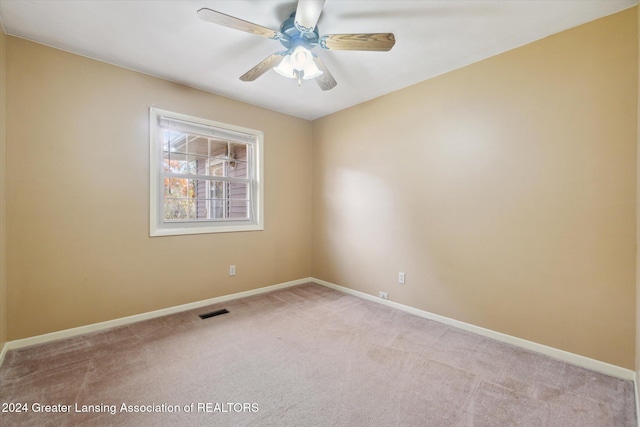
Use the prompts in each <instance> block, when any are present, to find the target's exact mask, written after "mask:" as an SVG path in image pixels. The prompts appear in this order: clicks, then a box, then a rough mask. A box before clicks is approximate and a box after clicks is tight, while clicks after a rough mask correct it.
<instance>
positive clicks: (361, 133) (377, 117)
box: [312, 8, 638, 369]
mask: <svg viewBox="0 0 640 427" xmlns="http://www.w3.org/2000/svg"><path fill="white" fill-rule="evenodd" d="M636 14H637V12H636V9H635V8H634V9H629V10H627V11H623V12H621V13H618V14H615V15H613V16H610V17H607V18H604V19H601V20H598V21H595V22H592V23H589V24H586V25H583V26H580V27H577V28H574V29H571V30H569V31H566V32H563V33H560V34H557V35H554V36H552V37H549V38H547V39H544V40H541V41H538V42H535V43H532V44H529V45H527V46H524V47H522V48H519V49H516V50H513V51H510V52H507V53H504V54H501V55H498V56H496V57H493V58H490V59H487V60H485V61H482V62H479V63H476V64H473V65H470V66H468V67H465V68H462V69H459V70H457V71H454V72H451V73H448V74H445V75H442V76H440V77H437V78H434V79H431V80H428V81H425V82H423V83H420V84H418V85H415V86H412V87H409V88H407V89H404V90H401V91H398V92H395V93H392V94H390V95H387V96H383V97H381V98H378V99H375V100H373V101H371V102H367V103H364V104H361V105H358V106H355V107H353V108H350V109H347V110H344V111H341V112H338V113H335V114H333V115H330V116H327V117H325V118H322V119H319V120H317V121H316V122H314V128H313V132H314V147H313V170H314V172H313V173H314V175H313V184H314V187H313V212H314V226H313V267H312V273H313V275H314V276H315V277H318V278H320V279H324V280H327V281H330V282H333V283H337V284H340V285H343V286H348V287H350V288H353V289H355V290H358V291H362V292H366V293H369V294H373V295H377V293H378V291H387V292H388V293H389V299H391V300H393V301H397V302H399V303H402V304H406V305H410V306H413V307H417V308H420V309H424V310H427V311H430V312H433V313H437V314H441V315H444V316H448V317H452V318H454V319H458V320H461V321H464V322H469V323H472V324H475V325H478V326H482V327H486V328H489V329H492V330H496V331H500V332H504V333H507V334H510V335H514V336H517V337H521V338H524V339H527V340H531V341H534V342H538V343H542V344H546V345H549V346H552V347H556V348H559V349H563V350H567V351H570V352H574V353H577V354H581V355H584V356H588V357H592V358H595V359H598V360H602V361H605V362H609V363H612V364H615V365H618V366H623V367H627V368H631V369H633V366H634V352H635V349H634V345H635V344H634V343H635V241H636V240H635V235H636V219H635V212H636V211H635V200H636V143H637V139H636V127H637V103H638V97H637V85H638V79H637V69H638V61H637V56H638V50H637V36H636V34H637V33H636V22H637V16H636ZM399 271H403V272H406V274H407V283H406V284H405V285H399V284H397V276H398V272H399Z"/></svg>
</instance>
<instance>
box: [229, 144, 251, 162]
mask: <svg viewBox="0 0 640 427" xmlns="http://www.w3.org/2000/svg"><path fill="white" fill-rule="evenodd" d="M229 157H230V158H231V159H236V160H247V146H246V145H245V144H235V143H230V144H229Z"/></svg>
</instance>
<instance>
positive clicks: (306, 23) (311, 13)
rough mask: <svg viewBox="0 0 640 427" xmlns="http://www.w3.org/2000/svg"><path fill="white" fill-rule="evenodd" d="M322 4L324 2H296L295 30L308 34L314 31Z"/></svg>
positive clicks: (302, 0)
mask: <svg viewBox="0 0 640 427" xmlns="http://www.w3.org/2000/svg"><path fill="white" fill-rule="evenodd" d="M324 2H325V0H298V8H297V9H296V22H295V24H296V28H297V29H298V30H300V31H302V32H303V33H310V32H312V31H313V30H315V28H316V25H317V24H318V19H320V14H321V13H322V8H323V7H324Z"/></svg>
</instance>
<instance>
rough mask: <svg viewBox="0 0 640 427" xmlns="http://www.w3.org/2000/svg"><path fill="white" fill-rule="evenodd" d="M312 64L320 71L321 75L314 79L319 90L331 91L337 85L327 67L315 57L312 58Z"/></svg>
mask: <svg viewBox="0 0 640 427" xmlns="http://www.w3.org/2000/svg"><path fill="white" fill-rule="evenodd" d="M313 62H315V63H316V66H317V67H318V68H319V69H320V71H322V74H320V75H319V76H318V77H316V78H315V80H316V82H317V83H318V86H320V89H322V90H331V89H333V88H334V87H336V86H337V85H338V82H336V80H335V79H334V78H333V76H332V75H331V73H330V72H329V69H328V68H327V66H326V65H324V62H322V60H321V59H320V58H319V57H317V56H315V55H314V56H313Z"/></svg>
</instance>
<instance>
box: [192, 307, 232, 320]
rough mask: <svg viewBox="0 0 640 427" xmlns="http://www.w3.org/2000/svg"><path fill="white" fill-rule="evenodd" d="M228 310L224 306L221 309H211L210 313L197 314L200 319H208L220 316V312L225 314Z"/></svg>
mask: <svg viewBox="0 0 640 427" xmlns="http://www.w3.org/2000/svg"><path fill="white" fill-rule="evenodd" d="M228 312H229V310H227V309H226V308H223V309H222V310H216V311H212V312H211V313H205V314H199V315H198V316H200V318H201V319H208V318H210V317H214V316H220V315H221V314H226V313H228Z"/></svg>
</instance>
